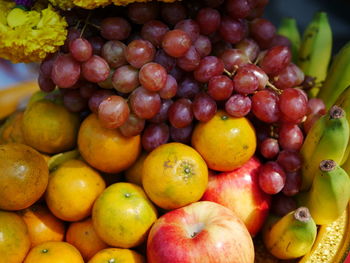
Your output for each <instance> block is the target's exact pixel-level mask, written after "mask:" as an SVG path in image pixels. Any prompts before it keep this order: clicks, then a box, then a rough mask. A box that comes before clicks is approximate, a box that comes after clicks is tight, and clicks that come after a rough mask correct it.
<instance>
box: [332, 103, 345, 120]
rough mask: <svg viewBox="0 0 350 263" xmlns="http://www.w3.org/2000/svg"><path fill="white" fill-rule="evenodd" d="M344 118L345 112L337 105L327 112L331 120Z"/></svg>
mask: <svg viewBox="0 0 350 263" xmlns="http://www.w3.org/2000/svg"><path fill="white" fill-rule="evenodd" d="M344 116H345V111H344V110H343V109H342V108H341V107H339V106H337V105H334V106H333V107H332V108H331V109H330V110H329V117H330V118H331V119H340V118H343V117H344Z"/></svg>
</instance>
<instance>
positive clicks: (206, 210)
mask: <svg viewBox="0 0 350 263" xmlns="http://www.w3.org/2000/svg"><path fill="white" fill-rule="evenodd" d="M147 262H148V263H169V262H171V263H214V262H215V263H253V262H254V245H253V241H252V238H251V236H250V234H249V232H248V230H247V228H246V227H245V225H244V223H243V222H242V221H241V220H240V219H239V218H238V217H237V215H236V214H235V213H234V212H232V211H231V210H230V209H228V208H226V207H224V206H222V205H219V204H216V203H213V202H207V201H202V202H196V203H193V204H190V205H188V206H185V207H182V208H179V209H176V210H173V211H171V212H168V213H166V214H165V215H163V216H161V217H160V218H159V219H158V220H157V221H156V222H155V223H154V225H153V226H152V228H151V231H150V233H149V236H148V241H147Z"/></svg>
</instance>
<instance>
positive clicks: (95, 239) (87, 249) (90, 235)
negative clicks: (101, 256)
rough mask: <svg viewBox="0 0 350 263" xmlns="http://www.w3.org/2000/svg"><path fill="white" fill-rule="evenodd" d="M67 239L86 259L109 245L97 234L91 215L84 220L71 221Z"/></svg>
mask: <svg viewBox="0 0 350 263" xmlns="http://www.w3.org/2000/svg"><path fill="white" fill-rule="evenodd" d="M66 241H67V242H68V243H70V244H72V245H73V246H75V247H76V248H77V249H78V250H79V251H80V253H81V255H82V256H83V258H84V260H86V261H87V260H89V259H90V258H92V257H93V256H94V255H95V254H96V253H97V252H98V251H100V250H102V249H104V248H106V247H108V245H107V244H106V243H105V242H103V241H102V239H101V238H100V237H99V236H98V235H97V234H96V231H95V229H94V227H93V225H92V220H91V218H90V217H89V218H87V219H85V220H84V221H80V222H74V223H71V224H70V225H69V227H68V230H67V234H66Z"/></svg>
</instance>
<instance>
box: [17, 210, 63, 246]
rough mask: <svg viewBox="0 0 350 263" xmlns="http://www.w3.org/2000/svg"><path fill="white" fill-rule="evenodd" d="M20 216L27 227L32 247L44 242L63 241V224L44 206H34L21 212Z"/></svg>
mask: <svg viewBox="0 0 350 263" xmlns="http://www.w3.org/2000/svg"><path fill="white" fill-rule="evenodd" d="M20 215H21V216H22V219H23V220H24V222H25V223H26V225H27V228H28V233H29V237H30V241H31V246H32V247H34V246H36V245H39V244H41V243H44V242H46V241H62V240H63V239H64V234H65V226H64V223H63V222H62V221H61V220H59V219H58V218H57V217H55V216H54V215H53V214H52V213H51V212H50V210H49V209H48V208H47V207H46V206H44V205H42V204H34V205H32V206H31V207H29V208H27V209H25V210H22V211H21V212H20Z"/></svg>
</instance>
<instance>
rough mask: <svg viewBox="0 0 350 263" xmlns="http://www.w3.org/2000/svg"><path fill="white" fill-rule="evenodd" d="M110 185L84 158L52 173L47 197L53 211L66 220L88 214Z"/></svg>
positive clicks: (79, 218) (82, 217)
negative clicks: (107, 184)
mask: <svg viewBox="0 0 350 263" xmlns="http://www.w3.org/2000/svg"><path fill="white" fill-rule="evenodd" d="M105 187H106V184H105V182H104V180H103V179H102V177H101V176H100V174H99V173H98V172H96V171H95V170H94V169H92V168H91V167H89V166H88V165H87V164H85V163H84V162H83V161H80V160H69V161H66V162H65V163H63V164H61V165H60V166H59V167H58V168H57V170H55V171H54V172H52V173H51V174H50V178H49V184H48V186H47V190H46V194H45V200H46V203H47V206H48V207H49V209H50V210H51V212H52V213H53V214H54V215H55V216H57V217H58V218H60V219H62V220H64V221H78V220H81V219H84V218H85V217H88V216H89V215H90V214H91V209H92V206H93V203H94V202H95V200H96V198H97V197H98V196H99V195H100V194H101V193H102V192H103V190H104V189H105Z"/></svg>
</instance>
